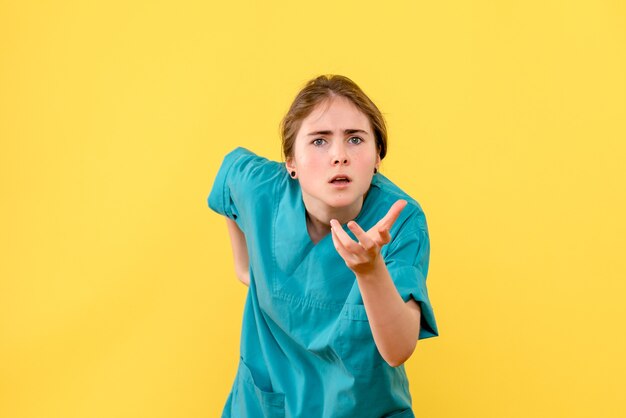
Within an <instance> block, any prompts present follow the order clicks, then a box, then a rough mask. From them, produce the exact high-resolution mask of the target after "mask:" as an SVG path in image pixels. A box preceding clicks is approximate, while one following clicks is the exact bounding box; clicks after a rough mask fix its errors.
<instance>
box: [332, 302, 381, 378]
mask: <svg viewBox="0 0 626 418" xmlns="http://www.w3.org/2000/svg"><path fill="white" fill-rule="evenodd" d="M338 345H339V352H340V354H339V355H340V356H341V359H342V361H343V364H344V366H345V367H346V369H347V370H348V371H349V372H350V373H352V374H353V375H354V376H358V375H366V374H369V373H371V372H372V371H373V370H374V369H377V368H379V367H380V366H382V364H383V363H384V362H385V360H384V359H383V358H382V356H381V355H380V353H379V352H378V348H377V347H376V343H375V342H374V337H373V336H372V330H371V328H370V323H369V321H368V319H367V313H366V311H365V306H364V305H357V304H351V303H346V304H345V305H344V307H343V310H342V311H341V318H340V325H339V344H338Z"/></svg>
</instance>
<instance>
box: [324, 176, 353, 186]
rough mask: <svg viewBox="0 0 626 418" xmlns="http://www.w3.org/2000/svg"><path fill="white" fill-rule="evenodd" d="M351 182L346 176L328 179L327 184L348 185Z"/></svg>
mask: <svg viewBox="0 0 626 418" xmlns="http://www.w3.org/2000/svg"><path fill="white" fill-rule="evenodd" d="M351 181H352V180H351V179H350V177H348V176H344V175H338V176H335V177H333V178H332V179H330V181H329V183H331V184H348V183H350V182H351Z"/></svg>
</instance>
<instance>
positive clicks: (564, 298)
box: [0, 0, 626, 418]
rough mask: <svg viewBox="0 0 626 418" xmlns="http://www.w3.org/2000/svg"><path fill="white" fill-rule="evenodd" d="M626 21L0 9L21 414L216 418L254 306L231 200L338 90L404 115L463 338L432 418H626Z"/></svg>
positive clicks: (519, 10)
mask: <svg viewBox="0 0 626 418" xmlns="http://www.w3.org/2000/svg"><path fill="white" fill-rule="evenodd" d="M625 22H626V6H625V3H624V2H622V1H617V0H616V1H608V0H604V1H596V0H594V1H592V0H589V1H573V2H563V1H554V0H548V1H546V0H541V1H538V0H534V1H525V2H521V1H520V2H497V1H471V2H465V1H449V2H432V1H429V2H425V1H421V2H414V1H404V2H387V3H384V2H370V3H364V2H363V1H350V2H335V1H316V2H293V1H282V2H260V1H259V2H251V1H237V2H230V3H228V2H223V3H219V4H218V3H213V2H204V1H195V2H179V1H144V2H137V1H134V2H126V1H106V2H104V1H102V2H89V1H85V2H76V1H65V2H53V1H37V2H35V1H17V0H15V1H2V2H0V138H1V149H0V175H1V176H0V197H1V206H0V210H1V218H0V219H1V221H0V222H1V224H0V245H1V247H0V254H1V257H2V261H1V263H0V417H3V418H4V417H6V418H26V417H29V418H30V417H33V418H35V417H37V418H39V417H41V418H57V417H58V418H87V417H89V418H98V417H106V418H111V417H116V418H121V417H129V418H130V417H132V418H135V417H150V418H160V417H185V418H187V417H190V418H193V417H216V416H219V414H220V412H221V410H222V406H223V404H224V401H225V400H226V397H227V395H228V392H229V390H230V386H231V384H232V380H233V378H234V374H235V368H236V365H237V359H238V355H239V353H238V349H239V333H240V327H241V318H242V308H243V302H244V298H245V295H246V289H247V288H246V287H244V286H243V285H242V284H240V283H239V282H237V280H236V279H235V276H234V273H233V269H232V257H231V254H230V246H229V244H228V236H227V231H226V226H225V222H224V220H223V219H222V218H221V217H220V216H218V215H217V214H215V213H213V212H212V211H210V210H209V208H208V207H207V204H206V197H207V195H208V192H209V190H210V187H211V185H212V181H213V178H214V175H215V173H216V171H217V169H218V166H219V163H220V162H221V159H222V157H223V156H224V154H226V153H227V152H228V151H230V150H231V149H232V148H234V147H236V146H238V145H241V146H245V147H247V148H249V149H251V150H253V151H255V152H256V153H258V154H260V155H263V156H266V157H268V158H272V159H274V160H280V159H281V155H280V141H279V136H278V123H279V121H280V119H281V117H282V116H283V115H284V113H285V112H286V110H287V108H288V106H289V104H290V103H291V101H292V99H293V97H294V96H295V94H296V93H297V91H298V90H299V89H300V88H301V87H302V85H303V83H305V82H306V81H307V80H308V79H310V78H312V77H314V76H316V75H318V74H322V73H338V74H343V75H346V76H348V77H350V78H352V79H353V80H354V81H355V82H357V84H359V85H360V86H361V87H362V88H363V90H364V91H365V92H366V93H367V94H368V95H369V96H370V97H371V98H372V99H373V100H374V102H376V103H377V105H378V106H379V107H380V108H381V110H382V111H383V113H384V115H385V116H386V118H387V121H388V124H389V133H390V146H389V155H388V158H386V159H385V160H384V162H383V165H382V172H383V173H384V174H386V175H387V176H389V177H390V178H391V179H392V180H394V181H395V182H396V183H397V184H398V185H400V186H401V187H402V188H404V189H405V190H406V191H407V192H409V193H410V194H411V195H412V196H414V197H415V198H416V199H417V200H418V201H419V202H420V203H421V204H422V206H423V208H424V210H425V212H426V216H427V219H428V223H429V229H430V235H431V245H432V253H431V270H430V274H429V277H428V285H429V292H430V296H431V300H432V303H433V306H434V309H435V314H436V317H437V320H438V325H439V329H440V333H441V335H440V337H438V338H434V339H430V340H425V341H422V342H420V343H418V348H417V351H416V352H415V354H414V355H413V357H412V358H411V359H410V360H409V362H408V363H407V370H408V373H409V378H410V383H411V386H410V387H411V392H412V394H413V398H414V409H415V411H416V413H417V415H418V416H420V417H430V418H436V417H481V418H488V417H494V418H502V417H550V418H552V417H568V418H569V417H624V416H626V402H625V401H624V393H625V391H626V360H625V359H624V357H625V353H626V332H625V328H626V327H625V321H624V320H625V318H626V303H625V302H626V284H625V282H626V280H625V279H626V262H625V257H624V256H625V253H626V240H625V237H626V221H625V220H624V214H625V213H626V169H625V168H624V165H625V164H624V163H625V160H626V145H625V139H626V123H625V120H626V25H625Z"/></svg>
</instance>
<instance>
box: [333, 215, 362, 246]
mask: <svg viewBox="0 0 626 418" xmlns="http://www.w3.org/2000/svg"><path fill="white" fill-rule="evenodd" d="M330 227H331V230H332V231H335V236H336V237H337V238H338V239H339V241H340V242H341V244H342V245H343V246H344V247H345V249H346V250H347V251H350V252H352V253H358V252H359V251H362V250H363V247H361V246H360V245H359V243H358V242H355V241H354V240H353V239H352V238H351V237H350V235H348V234H347V233H346V231H344V230H343V228H342V227H341V224H340V223H339V222H338V221H337V220H335V219H333V220H331V221H330Z"/></svg>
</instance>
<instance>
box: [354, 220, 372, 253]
mask: <svg viewBox="0 0 626 418" xmlns="http://www.w3.org/2000/svg"><path fill="white" fill-rule="evenodd" d="M348 228H349V229H350V231H352V233H353V234H354V236H356V238H357V239H358V240H359V244H361V246H362V247H363V248H364V249H365V250H368V251H369V250H371V249H372V248H373V247H375V246H376V243H375V242H374V240H372V239H371V238H370V237H369V236H368V235H367V233H366V232H365V231H363V228H361V227H360V226H359V224H358V223H356V222H354V221H350V222H348Z"/></svg>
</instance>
